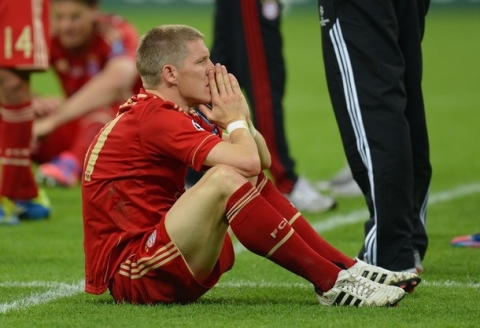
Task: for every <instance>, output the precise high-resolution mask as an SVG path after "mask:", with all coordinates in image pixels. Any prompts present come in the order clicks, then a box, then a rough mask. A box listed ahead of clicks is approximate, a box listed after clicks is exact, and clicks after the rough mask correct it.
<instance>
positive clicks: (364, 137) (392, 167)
mask: <svg viewBox="0 0 480 328" xmlns="http://www.w3.org/2000/svg"><path fill="white" fill-rule="evenodd" d="M322 3H323V4H326V6H324V7H322V8H321V10H320V14H321V17H320V19H321V23H322V46H323V50H324V60H325V70H326V73H327V79H328V84H329V92H330V95H331V98H332V103H333V106H334V110H335V114H336V118H337V122H338V125H339V129H340V131H341V135H342V141H343V145H344V148H345V152H346V155H347V158H348V160H349V164H350V166H351V169H352V173H353V175H354V177H355V180H356V181H357V183H359V185H360V186H361V189H362V190H363V191H364V192H365V193H366V194H365V197H366V200H367V204H368V206H369V210H370V215H371V219H370V220H369V221H368V222H367V223H366V225H365V236H366V238H365V252H362V254H361V256H362V257H363V258H364V259H365V260H366V261H367V262H369V263H370V264H374V265H379V266H382V267H385V268H388V269H390V270H395V271H401V270H408V269H411V268H413V267H414V259H413V246H412V243H411V237H412V232H413V227H412V222H411V218H412V215H413V213H412V212H413V209H412V207H413V205H412V200H411V196H410V195H411V194H412V190H413V168H412V162H411V150H410V144H411V143H410V135H409V127H408V123H407V121H406V120H405V117H404V109H405V102H406V96H405V90H404V86H403V81H402V75H403V71H404V62H403V58H402V55H401V53H400V50H399V48H398V45H397V36H398V26H397V25H396V18H395V11H394V9H393V5H392V4H391V3H390V2H389V3H387V4H384V3H382V5H380V3H378V4H377V2H368V3H364V2H361V1H350V2H341V1H320V4H322ZM340 6H341V8H339V7H340ZM366 6H368V7H366ZM337 15H341V17H338V16H337ZM359 20H360V21H361V23H359V22H358V21H359ZM373 21H375V22H376V23H375V24H369V22H373ZM362 35H369V38H364V37H362ZM365 63H370V64H365ZM367 81H368V83H367ZM386 85H388V86H389V87H388V88H386Z"/></svg>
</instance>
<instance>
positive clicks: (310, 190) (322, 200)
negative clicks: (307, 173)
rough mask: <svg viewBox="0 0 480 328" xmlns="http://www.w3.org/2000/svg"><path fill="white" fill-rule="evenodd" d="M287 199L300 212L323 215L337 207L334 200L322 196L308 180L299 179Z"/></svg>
mask: <svg viewBox="0 0 480 328" xmlns="http://www.w3.org/2000/svg"><path fill="white" fill-rule="evenodd" d="M285 197H287V199H288V200H289V201H290V202H291V203H292V204H293V205H294V206H295V207H296V208H297V209H298V210H299V211H300V212H310V213H321V212H326V211H329V210H331V209H333V208H335V206H336V205H337V202H336V201H335V199H334V198H332V197H329V196H325V195H322V194H320V193H319V192H318V191H317V190H315V188H314V187H313V186H312V185H311V184H310V182H308V181H307V180H306V179H304V178H302V177H299V178H298V180H297V182H296V183H295V185H294V186H293V190H292V192H291V193H290V194H287V195H285Z"/></svg>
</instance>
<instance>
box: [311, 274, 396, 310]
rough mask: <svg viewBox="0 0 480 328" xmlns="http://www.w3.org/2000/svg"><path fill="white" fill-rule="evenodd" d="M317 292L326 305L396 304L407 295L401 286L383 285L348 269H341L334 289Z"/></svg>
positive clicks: (319, 299)
mask: <svg viewBox="0 0 480 328" xmlns="http://www.w3.org/2000/svg"><path fill="white" fill-rule="evenodd" d="M315 292H316V294H317V297H318V301H319V303H320V304H321V305H326V306H334V305H343V306H381V307H383V306H396V305H397V303H398V302H400V301H401V300H402V298H403V297H404V296H405V291H404V290H403V289H401V288H399V287H395V286H388V285H382V284H379V283H376V282H374V281H371V280H368V279H366V278H363V277H361V276H358V275H356V274H353V273H351V272H349V271H347V270H342V271H340V273H339V274H338V278H337V281H336V282H335V285H334V286H333V288H332V289H330V290H329V291H327V292H323V293H322V292H321V291H319V290H315Z"/></svg>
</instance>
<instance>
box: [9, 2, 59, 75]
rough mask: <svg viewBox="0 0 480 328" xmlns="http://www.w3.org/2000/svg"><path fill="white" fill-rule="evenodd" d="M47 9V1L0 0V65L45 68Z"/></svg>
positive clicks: (46, 62)
mask: <svg viewBox="0 0 480 328" xmlns="http://www.w3.org/2000/svg"><path fill="white" fill-rule="evenodd" d="M49 10H50V9H49V1H48V0H1V1H0V45H1V46H0V67H11V68H16V69H24V70H44V69H46V68H47V67H48V64H49V62H48V55H49V45H50V35H49V27H50V21H49V17H50V13H49Z"/></svg>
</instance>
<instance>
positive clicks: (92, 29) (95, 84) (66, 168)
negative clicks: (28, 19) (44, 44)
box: [33, 0, 141, 187]
mask: <svg viewBox="0 0 480 328" xmlns="http://www.w3.org/2000/svg"><path fill="white" fill-rule="evenodd" d="M51 3H52V17H53V39H52V55H51V65H52V68H53V69H54V71H55V73H56V75H57V77H58V79H59V80H60V84H61V86H62V89H63V92H64V94H65V97H66V99H65V100H63V101H59V100H57V101H55V99H52V98H51V97H50V98H42V97H38V98H37V99H36V102H35V104H36V106H35V111H36V113H37V116H38V117H39V119H37V120H36V122H35V125H34V132H35V135H36V137H37V138H38V139H39V140H38V144H37V146H36V149H35V152H34V154H33V159H34V161H36V162H38V163H41V165H39V167H38V172H37V180H38V181H40V182H42V183H45V184H46V185H48V186H55V185H60V186H66V187H73V186H76V185H77V184H78V179H79V177H80V172H81V168H82V164H83V160H84V157H85V153H86V152H87V149H88V146H89V145H90V142H91V141H92V140H93V137H94V136H95V135H96V134H97V132H98V131H99V130H100V129H101V128H102V127H103V126H104V124H105V123H107V122H109V121H110V120H111V119H112V118H114V117H115V115H116V113H117V110H118V106H119V105H120V104H121V103H122V102H123V101H125V100H126V99H128V98H129V97H130V96H131V94H132V93H135V92H137V91H138V90H139V88H140V86H141V84H140V78H139V76H138V74H137V70H136V66H135V51H136V47H137V43H138V39H139V36H138V33H137V31H136V29H135V28H134V27H133V26H132V25H131V24H129V23H128V22H126V21H125V20H124V19H123V18H121V17H119V16H117V15H107V14H104V13H101V12H100V10H99V7H98V6H99V4H98V0H52V1H51Z"/></svg>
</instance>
